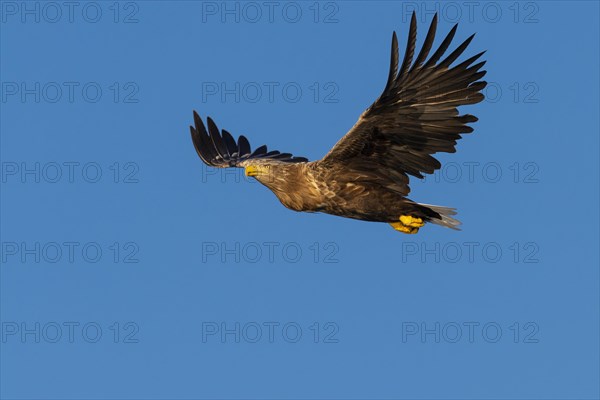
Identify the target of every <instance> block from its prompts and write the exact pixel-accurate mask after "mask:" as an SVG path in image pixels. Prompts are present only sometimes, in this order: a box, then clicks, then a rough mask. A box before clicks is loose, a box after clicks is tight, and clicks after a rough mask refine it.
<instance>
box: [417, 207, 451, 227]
mask: <svg viewBox="0 0 600 400" xmlns="http://www.w3.org/2000/svg"><path fill="white" fill-rule="evenodd" d="M419 205H420V206H423V207H427V208H429V209H430V210H432V211H435V212H436V213H438V214H439V215H440V216H441V217H442V219H437V218H432V219H431V220H430V221H429V222H431V223H434V224H437V225H441V226H445V227H447V228H450V229H454V230H457V231H460V228H459V225H460V224H461V222H460V221H459V220H457V219H455V218H452V217H451V215H456V209H455V208H451V207H442V206H434V205H431V204H422V203H419Z"/></svg>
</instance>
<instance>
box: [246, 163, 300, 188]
mask: <svg viewBox="0 0 600 400" xmlns="http://www.w3.org/2000/svg"><path fill="white" fill-rule="evenodd" d="M300 165H301V163H291V162H283V161H279V160H265V159H262V160H261V159H257V160H248V162H247V164H246V165H245V167H244V168H245V170H244V171H245V174H246V176H251V177H253V178H255V179H256V180H258V181H259V182H260V183H262V184H263V185H265V186H267V187H268V188H270V189H271V190H274V191H277V190H278V189H280V190H289V189H290V188H289V186H290V185H291V186H293V185H294V183H295V182H296V181H297V180H298V174H299V173H300V171H299V169H298V168H299V167H300Z"/></svg>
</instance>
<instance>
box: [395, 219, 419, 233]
mask: <svg viewBox="0 0 600 400" xmlns="http://www.w3.org/2000/svg"><path fill="white" fill-rule="evenodd" d="M390 225H391V226H392V228H394V229H395V230H397V231H398V232H402V233H406V234H408V235H414V234H415V233H417V232H419V228H416V227H410V226H406V225H404V224H403V223H402V222H393V223H391V224H390Z"/></svg>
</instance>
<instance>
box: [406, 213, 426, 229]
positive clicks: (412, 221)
mask: <svg viewBox="0 0 600 400" xmlns="http://www.w3.org/2000/svg"><path fill="white" fill-rule="evenodd" d="M400 222H401V223H402V224H404V225H406V226H409V227H411V228H421V227H422V226H423V225H425V223H424V222H423V220H422V219H421V218H417V217H411V216H410V215H401V216H400Z"/></svg>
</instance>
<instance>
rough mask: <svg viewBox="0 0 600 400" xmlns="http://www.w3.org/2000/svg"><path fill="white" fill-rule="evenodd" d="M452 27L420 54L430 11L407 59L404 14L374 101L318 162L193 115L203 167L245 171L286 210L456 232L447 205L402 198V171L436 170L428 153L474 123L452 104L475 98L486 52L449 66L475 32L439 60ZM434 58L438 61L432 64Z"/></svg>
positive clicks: (409, 229)
mask: <svg viewBox="0 0 600 400" xmlns="http://www.w3.org/2000/svg"><path fill="white" fill-rule="evenodd" d="M457 26H458V24H457V25H455V26H454V27H453V28H452V29H451V30H450V32H449V33H448V35H446V37H445V39H444V40H443V41H442V43H441V44H440V46H439V47H438V48H437V50H435V52H434V53H433V55H432V56H431V57H429V58H428V56H429V53H430V50H431V48H432V45H433V41H434V38H435V33H436V28H437V14H436V15H435V16H434V18H433V20H432V22H431V26H430V27H429V30H428V32H427V36H426V37H425V42H424V43H423V47H422V48H421V50H420V51H419V53H418V55H417V56H416V59H414V62H413V57H414V55H415V47H416V40H417V19H416V15H415V13H413V14H412V18H411V21H410V30H409V33H408V42H407V45H406V51H405V54H404V59H403V61H402V64H399V62H398V61H399V58H398V40H397V38H396V32H394V33H393V35H392V56H391V62H390V72H389V76H388V79H387V83H386V85H385V89H383V93H382V94H381V96H379V98H378V99H377V100H376V101H375V102H374V103H373V104H372V105H371V106H370V107H369V108H367V110H366V111H364V112H363V113H362V115H361V116H360V118H359V119H358V121H357V122H356V124H355V125H354V126H353V127H352V129H350V131H349V132H348V133H347V134H346V135H345V136H344V137H342V138H341V139H340V140H339V141H338V142H337V144H336V145H335V146H334V147H333V148H332V149H331V150H330V151H329V153H327V154H326V155H325V157H323V158H322V159H321V160H318V161H308V159H306V158H304V157H295V156H292V155H291V154H290V153H281V152H279V151H268V150H267V147H266V146H260V147H258V148H257V149H255V150H254V151H252V149H251V147H250V143H249V142H248V139H246V137H245V136H240V137H239V138H238V140H237V142H236V140H235V139H234V138H233V136H232V135H231V134H230V133H229V132H227V131H226V130H222V131H221V132H219V129H218V128H217V126H216V125H215V123H214V122H213V120H212V119H211V118H210V117H209V118H208V119H207V126H208V129H207V127H206V126H205V125H204V123H203V122H202V119H201V118H200V117H199V116H198V114H197V113H196V112H194V124H195V127H193V126H190V130H191V134H192V141H193V143H194V147H195V148H196V152H197V153H198V155H199V156H200V158H201V159H202V161H204V163H206V164H207V165H210V166H213V167H218V168H229V167H238V168H245V174H246V175H247V176H251V177H254V178H256V179H257V180H258V181H259V182H261V183H262V184H263V185H265V186H266V187H268V188H269V189H270V190H271V191H272V192H273V193H275V195H276V196H277V198H279V200H280V201H281V203H283V205H284V206H286V207H287V208H289V209H292V210H295V211H307V212H324V213H327V214H333V215H338V216H341V217H346V218H354V219H359V220H364V221H375V222H385V223H388V224H390V225H391V226H392V227H393V228H394V229H395V230H397V231H400V232H403V233H408V234H414V233H417V232H418V230H419V228H421V227H422V226H423V225H424V224H425V223H426V222H431V223H434V224H438V225H442V226H446V227H449V228H452V229H458V225H460V222H459V221H457V220H456V219H454V218H452V215H455V214H456V212H455V210H454V209H452V208H449V207H441V206H433V205H429V204H421V203H417V202H414V201H412V200H410V199H409V198H408V197H407V196H408V194H409V192H410V188H409V185H408V183H409V175H410V176H413V177H416V178H421V179H422V178H423V174H431V173H433V172H434V171H435V170H437V169H439V168H440V167H441V164H440V162H439V161H438V160H437V159H435V158H434V157H433V156H432V155H433V154H435V153H438V152H446V153H454V152H455V151H456V148H455V146H456V141H457V140H458V139H460V138H461V136H460V135H461V134H464V133H470V132H472V131H473V128H472V127H470V126H468V125H467V124H469V123H472V122H475V121H477V118H476V117H475V116H473V115H470V114H464V115H459V113H458V110H457V107H458V106H462V105H466V104H475V103H479V102H480V101H482V100H483V99H484V96H483V94H482V93H481V90H482V89H483V88H484V87H485V86H486V84H487V82H485V81H481V80H480V79H481V78H482V77H483V76H484V75H485V73H486V71H481V68H482V67H483V65H484V64H485V61H480V62H477V63H476V61H477V60H478V59H479V58H480V57H481V55H482V54H484V53H485V52H481V53H479V54H476V55H474V56H473V57H470V58H469V59H467V60H465V61H463V62H461V63H459V64H457V65H454V66H451V64H452V63H454V61H455V60H456V59H457V58H458V57H459V56H460V55H461V54H462V53H463V52H464V51H465V49H466V48H467V46H468V45H469V43H471V40H472V39H473V37H474V35H471V36H470V37H469V38H467V39H466V40H465V41H464V42H463V43H462V44H461V45H460V46H458V47H457V48H456V49H455V50H454V51H453V52H451V53H450V54H449V55H448V56H446V57H445V58H443V59H442V57H443V56H444V54H445V53H446V50H447V49H448V47H449V46H450V43H451V42H452V39H453V38H454V35H455V33H456V29H457ZM440 60H441V61H440Z"/></svg>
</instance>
